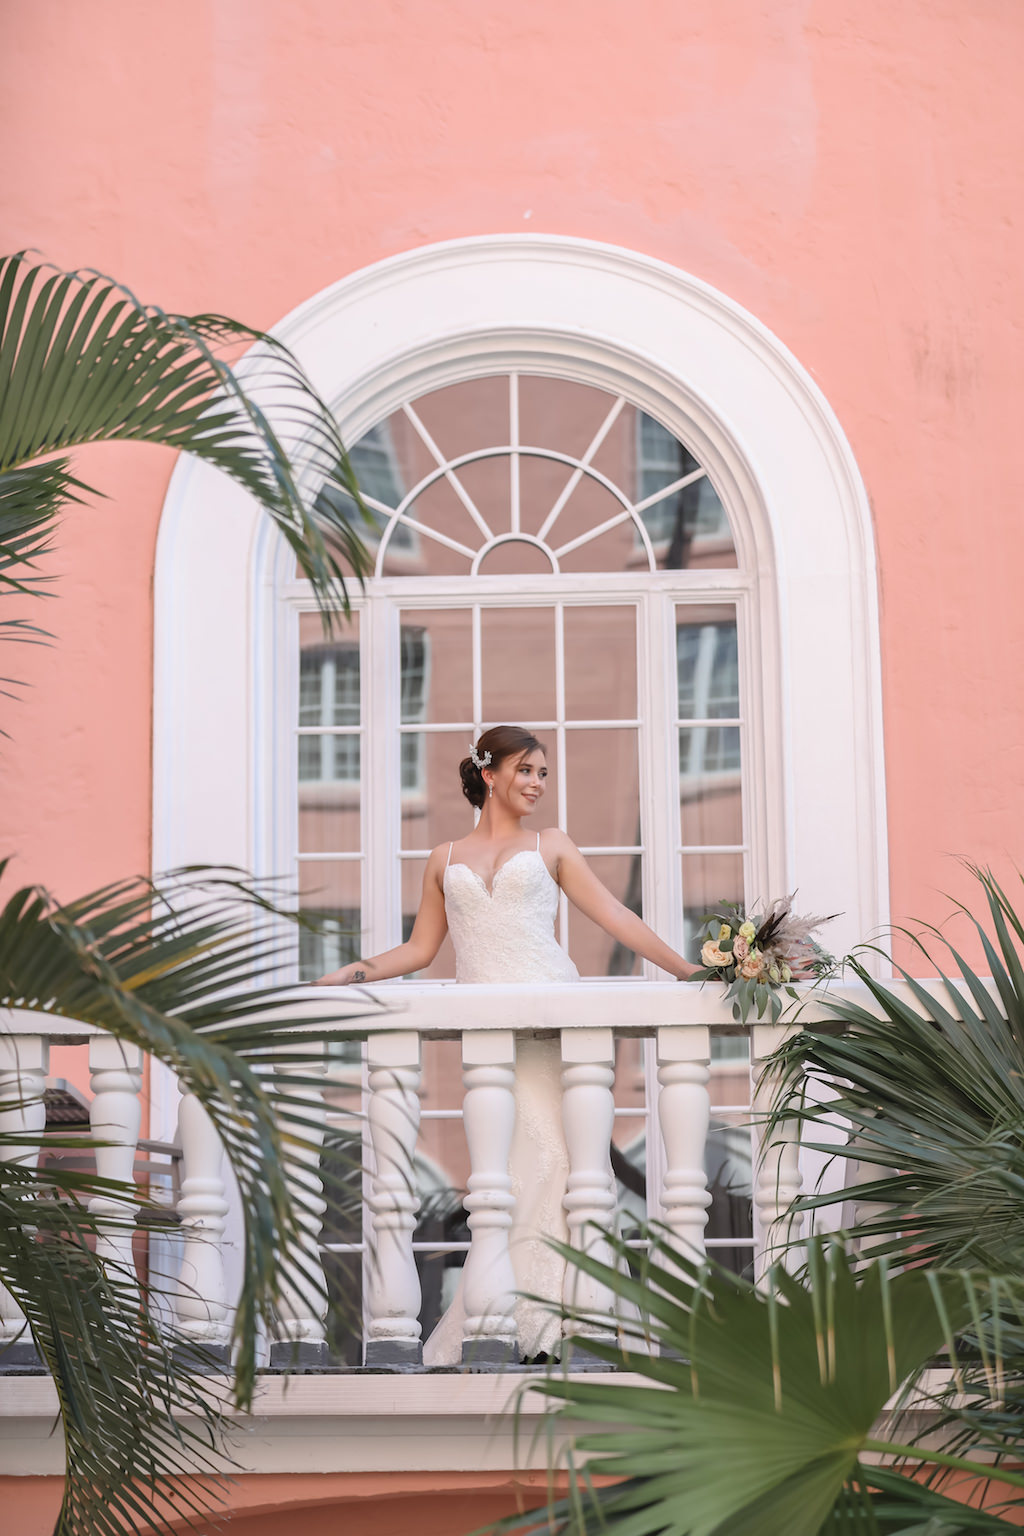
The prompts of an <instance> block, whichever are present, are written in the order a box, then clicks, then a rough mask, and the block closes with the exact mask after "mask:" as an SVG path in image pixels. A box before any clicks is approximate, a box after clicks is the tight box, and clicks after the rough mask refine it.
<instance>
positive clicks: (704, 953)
mask: <svg viewBox="0 0 1024 1536" xmlns="http://www.w3.org/2000/svg"><path fill="white" fill-rule="evenodd" d="M700 958H701V959H702V960H703V962H704V964H705V965H706V966H707V967H708V969H709V970H710V969H713V968H715V967H717V966H720V965H732V955H730V954H728V953H727V952H726V950H724V949H719V947H718V945H717V944H716V943H715V941H714V940H713V939H708V941H707V943H706V944H705V945H704V946H703V948H702V949H701V952H700Z"/></svg>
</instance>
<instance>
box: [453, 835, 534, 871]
mask: <svg viewBox="0 0 1024 1536" xmlns="http://www.w3.org/2000/svg"><path fill="white" fill-rule="evenodd" d="M454 847H455V844H454V842H451V843H449V844H448V857H447V858H446V859H445V861H444V867H445V869H447V868H448V865H449V864H450V863H451V861H452V849H453V848H454ZM537 847H538V848H539V847H540V833H539V832H538V834H537Z"/></svg>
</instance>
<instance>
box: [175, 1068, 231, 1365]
mask: <svg viewBox="0 0 1024 1536" xmlns="http://www.w3.org/2000/svg"><path fill="white" fill-rule="evenodd" d="M178 1139H179V1142H180V1144H181V1174H182V1178H181V1193H180V1194H179V1197H178V1216H179V1218H180V1221H181V1235H182V1240H183V1241H182V1259H181V1271H180V1273H179V1275H178V1284H177V1287H176V1289H175V1302H174V1313H175V1319H176V1321H177V1325H178V1330H179V1332H181V1333H182V1334H184V1335H185V1337H186V1338H187V1339H191V1340H193V1341H194V1342H195V1343H196V1344H197V1345H199V1346H201V1347H202V1348H203V1350H204V1351H207V1352H208V1353H212V1354H213V1355H214V1356H216V1357H218V1358H220V1359H222V1360H227V1358H228V1354H229V1341H230V1338H231V1318H230V1311H229V1308H228V1301H227V1285H226V1282H225V1276H224V1246H223V1245H224V1225H225V1220H224V1219H225V1217H226V1216H227V1212H228V1201H227V1192H226V1189H225V1184H224V1148H223V1146H222V1145H221V1140H220V1137H219V1136H218V1134H217V1131H216V1129H215V1127H214V1124H213V1121H212V1120H211V1119H210V1117H209V1115H208V1114H207V1113H206V1110H205V1109H204V1108H203V1106H202V1104H201V1103H200V1102H199V1100H198V1099H197V1098H196V1097H195V1095H194V1094H191V1093H187V1094H185V1095H184V1096H183V1098H182V1100H181V1103H180V1104H179V1106H178Z"/></svg>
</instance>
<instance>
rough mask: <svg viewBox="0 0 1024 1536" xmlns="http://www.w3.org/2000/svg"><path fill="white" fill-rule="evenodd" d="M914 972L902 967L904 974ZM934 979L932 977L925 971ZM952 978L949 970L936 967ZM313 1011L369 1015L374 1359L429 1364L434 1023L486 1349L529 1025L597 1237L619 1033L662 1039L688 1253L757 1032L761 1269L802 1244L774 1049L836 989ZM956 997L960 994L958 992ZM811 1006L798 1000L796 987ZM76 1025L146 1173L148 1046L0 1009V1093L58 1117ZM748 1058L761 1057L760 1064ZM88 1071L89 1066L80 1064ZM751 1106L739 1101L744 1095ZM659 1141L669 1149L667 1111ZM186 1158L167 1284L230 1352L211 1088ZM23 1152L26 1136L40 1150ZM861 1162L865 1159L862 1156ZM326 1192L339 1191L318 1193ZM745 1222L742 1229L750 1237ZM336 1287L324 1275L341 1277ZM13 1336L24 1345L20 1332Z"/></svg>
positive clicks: (442, 995)
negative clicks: (719, 1079) (723, 1051)
mask: <svg viewBox="0 0 1024 1536" xmlns="http://www.w3.org/2000/svg"><path fill="white" fill-rule="evenodd" d="M891 985H892V986H893V989H894V990H896V991H904V990H905V984H904V983H892V984H891ZM924 985H925V986H926V987H927V986H929V985H930V984H929V983H925V984H924ZM936 985H937V984H936ZM832 995H833V996H842V997H844V998H847V999H854V998H855V999H856V1001H858V1002H859V1003H861V1004H862V1005H863V1006H865V1007H871V1006H872V1003H871V999H870V996H869V994H868V993H867V991H866V989H865V988H863V987H862V986H860V985H858V984H855V985H844V986H842V987H836V988H834V989H833V991H832ZM302 996H303V1002H304V1006H305V1007H306V1008H307V1011H308V1021H309V1023H310V1024H315V1023H316V1022H318V1021H319V1020H321V1019H323V1018H324V1017H325V1016H327V1015H328V1014H331V1015H333V1016H334V1017H336V1016H337V1012H338V1009H339V1005H340V1006H341V1007H342V1008H345V1009H349V1010H351V1012H352V1013H353V1015H356V1014H358V1015H359V1017H358V1019H354V1026H355V1027H357V1028H358V1029H359V1031H360V1033H365V1034H366V1036H367V1043H366V1047H365V1052H364V1065H363V1068H362V1069H361V1072H360V1070H359V1069H355V1070H353V1068H352V1067H351V1066H349V1067H347V1068H345V1069H343V1071H342V1073H341V1079H342V1086H343V1087H344V1086H345V1085H347V1087H348V1091H349V1093H350V1095H351V1094H352V1093H353V1092H357V1093H358V1096H359V1100H360V1104H361V1110H362V1113H361V1123H362V1124H364V1125H365V1128H366V1142H367V1157H366V1164H367V1174H366V1180H365V1185H366V1189H367V1193H366V1197H365V1204H366V1242H365V1244H364V1243H353V1244H337V1243H335V1244H329V1245H328V1247H329V1248H331V1249H333V1250H334V1251H337V1250H338V1249H339V1248H340V1249H351V1250H361V1251H362V1253H363V1261H364V1262H363V1277H364V1289H363V1341H362V1343H363V1363H364V1364H366V1365H370V1366H379V1367H394V1366H402V1367H405V1368H406V1369H409V1368H413V1369H415V1368H416V1367H417V1365H418V1364H419V1363H420V1361H421V1358H422V1355H421V1350H422V1331H421V1320H420V1313H421V1284H420V1274H419V1270H418V1268H417V1262H416V1260H417V1252H416V1250H417V1248H418V1247H422V1246H425V1245H423V1244H417V1243H416V1242H415V1237H414V1234H415V1231H416V1227H417V1219H418V1217H417V1195H416V1179H415V1172H414V1162H415V1154H416V1145H417V1137H418V1133H419V1128H420V1087H421V1074H422V1061H423V1046H424V1042H426V1041H429V1040H438V1039H440V1040H452V1039H454V1040H459V1041H461V1062H462V1079H463V1086H464V1096H463V1101H462V1116H463V1120H464V1124H465V1133H466V1140H467V1145H468V1159H469V1161H468V1167H469V1171H470V1177H469V1179H468V1181H467V1185H468V1189H469V1191H470V1193H469V1194H468V1196H467V1197H466V1200H465V1205H466V1208H467V1210H468V1211H469V1220H468V1225H469V1232H470V1236H469V1242H468V1255H467V1259H466V1270H465V1276H464V1280H463V1284H464V1287H465V1299H466V1314H467V1317H469V1318H472V1319H473V1320H474V1329H473V1334H472V1337H471V1338H467V1339H466V1340H465V1353H464V1358H465V1359H466V1360H467V1361H468V1362H476V1363H479V1362H480V1361H481V1360H484V1361H486V1360H488V1359H490V1360H494V1359H500V1358H507V1357H508V1355H509V1353H510V1350H511V1349H512V1348H513V1347H514V1343H515V1341H514V1339H513V1338H512V1337H511V1336H510V1332H509V1317H510V1314H511V1296H510V1276H511V1268H510V1263H509V1253H508V1235H509V1229H510V1227H511V1225H512V1212H511V1209H510V1200H509V1196H508V1187H509V1184H508V1157H509V1146H510V1141H511V1126H512V1121H513V1115H514V1108H513V1090H514V1082H515V1061H516V1047H517V1042H519V1041H521V1040H522V1039H523V1037H526V1036H535V1035H538V1034H543V1035H548V1036H557V1037H558V1038H559V1039H560V1048H561V1060H562V1112H563V1133H564V1139H565V1145H566V1150H567V1154H568V1163H569V1189H570V1191H571V1194H570V1195H569V1196H568V1197H567V1199H566V1202H565V1203H566V1208H567V1219H568V1225H569V1233H570V1241H571V1243H572V1244H573V1245H574V1246H576V1247H584V1246H589V1245H591V1244H592V1243H593V1242H594V1241H595V1240H596V1234H597V1232H598V1230H599V1229H600V1228H602V1227H605V1226H607V1225H608V1223H609V1216H610V1215H611V1214H613V1213H614V1206H615V1201H616V1184H615V1180H614V1177H613V1175H612V1172H611V1169H610V1166H609V1163H608V1147H609V1145H610V1144H611V1142H612V1138H613V1126H614V1116H615V1105H614V1101H613V1091H612V1089H613V1081H614V1068H615V1046H616V1040H617V1039H621V1038H623V1037H640V1038H643V1039H649V1040H650V1041H652V1042H653V1045H652V1052H653V1057H654V1064H653V1065H654V1076H655V1077H656V1088H655V1092H654V1095H653V1100H652V1102H651V1103H650V1104H649V1106H648V1109H649V1114H650V1119H649V1136H648V1147H649V1156H648V1160H647V1168H648V1207H649V1210H650V1211H651V1212H652V1213H654V1214H656V1215H657V1216H658V1218H659V1220H660V1221H661V1223H662V1224H663V1227H664V1229H665V1231H666V1233H667V1234H668V1237H669V1239H670V1241H671V1242H672V1244H674V1245H675V1246H676V1247H677V1248H678V1250H679V1252H680V1253H682V1254H687V1255H694V1254H700V1253H702V1252H703V1251H704V1249H705V1227H706V1222H707V1219H708V1207H709V1205H710V1203H711V1196H710V1193H709V1187H708V1177H707V1173H706V1166H707V1160H706V1142H707V1138H708V1130H709V1123H710V1114H711V1099H710V1096H709V1080H710V1078H711V1076H712V1071H713V1062H714V1059H715V1055H716V1053H715V1052H713V1048H712V1040H713V1037H714V1036H716V1035H723V1036H726V1035H728V1036H735V1035H737V1034H745V1035H747V1036H748V1037H749V1058H748V1059H749V1073H750V1113H749V1115H745V1114H744V1116H743V1120H744V1122H745V1128H746V1130H747V1131H748V1132H749V1135H750V1137H751V1168H752V1185H751V1191H750V1192H751V1196H752V1217H753V1220H752V1237H750V1238H748V1239H747V1243H748V1245H749V1247H750V1248H751V1249H752V1265H753V1272H754V1274H755V1276H759V1275H760V1274H762V1273H763V1272H764V1270H765V1268H766V1267H767V1266H768V1265H769V1264H770V1263H772V1262H773V1261H774V1260H775V1259H776V1258H777V1257H779V1256H780V1255H782V1254H783V1253H784V1252H785V1249H786V1246H787V1244H788V1243H789V1242H790V1241H791V1240H792V1239H793V1238H794V1237H797V1236H799V1235H800V1217H799V1216H795V1215H794V1214H793V1212H792V1210H791V1207H792V1204H793V1202H794V1200H795V1199H796V1198H797V1196H798V1195H799V1194H800V1192H801V1189H802V1187H804V1182H805V1176H806V1170H805V1168H804V1167H803V1166H802V1157H801V1152H800V1148H799V1146H798V1137H797V1134H796V1127H795V1126H794V1125H789V1126H786V1125H782V1126H778V1127H776V1130H775V1131H774V1133H773V1135H772V1138H771V1143H770V1145H768V1146H765V1145H762V1125H763V1117H764V1112H765V1110H766V1108H767V1105H768V1103H769V1102H770V1099H771V1096H772V1092H773V1083H772V1081H771V1079H770V1078H766V1077H765V1075H764V1073H763V1070H762V1069H763V1064H764V1062H765V1061H766V1059H767V1058H768V1057H770V1056H771V1055H772V1054H773V1052H774V1051H775V1050H776V1049H777V1048H778V1046H779V1045H780V1044H781V1043H782V1041H783V1040H784V1039H785V1037H786V1035H787V1034H788V1033H790V1032H791V1031H793V1030H796V1029H799V1028H800V1027H801V1026H802V1024H803V1023H804V1022H808V1021H812V1020H820V1019H821V1018H823V1017H825V1016H827V1013H828V994H826V993H816V994H814V995H813V996H812V997H807V998H804V999H803V1000H802V1004H803V1006H802V1008H801V1010H800V1014H799V1018H795V1017H794V1018H793V1019H791V1020H790V1021H788V1022H787V1020H786V1019H785V1018H784V1019H783V1021H781V1022H780V1023H779V1024H776V1025H772V1024H764V1023H756V1022H755V1023H750V1024H748V1025H747V1026H745V1027H742V1028H741V1027H740V1026H738V1025H736V1024H735V1023H734V1021H733V1019H732V1017H731V1014H730V1012H729V1009H728V1008H727V1007H726V1006H725V1005H724V1004H723V1001H722V997H721V989H720V988H718V987H714V986H705V987H702V988H698V987H693V986H686V985H679V984H665V983H648V982H640V981H600V982H589V981H582V982H579V983H574V984H571V985H560V986H541V985H528V986H512V987H485V986H454V985H450V984H419V983H412V982H400V983H390V984H386V985H382V986H379V987H377V988H374V989H373V997H374V999H375V1000H376V1002H375V1009H374V1011H373V1012H372V1013H371V1015H370V1016H369V1017H368V1016H367V1015H366V1007H367V1001H366V996H365V994H359V993H357V992H354V991H353V990H351V989H345V990H344V991H341V990H339V991H337V992H330V993H328V992H326V991H312V990H308V991H304V992H303V994H302ZM944 1002H945V1003H946V1005H947V1006H948V1005H949V999H948V996H945V995H944ZM794 1010H795V1005H794ZM53 1043H60V1044H65V1045H66V1044H78V1045H81V1047H82V1049H83V1051H87V1053H88V1072H89V1075H90V1078H91V1088H92V1097H91V1100H90V1102H89V1121H90V1129H91V1134H92V1136H93V1137H94V1138H95V1140H96V1141H97V1143H102V1145H97V1146H96V1148H95V1152H94V1155H95V1159H96V1165H97V1168H98V1171H99V1172H100V1173H101V1174H103V1175H105V1176H108V1177H111V1178H115V1179H121V1180H130V1179H131V1178H132V1175H133V1169H134V1168H135V1167H136V1160H137V1153H138V1148H139V1133H140V1126H141V1123H142V1104H141V1097H140V1094H141V1089H142V1082H143V1060H142V1057H141V1054H140V1053H139V1052H138V1051H137V1050H135V1049H134V1048H133V1047H130V1046H125V1045H122V1044H121V1043H120V1042H118V1041H117V1040H114V1039H113V1038H111V1037H109V1036H107V1035H104V1034H102V1033H99V1032H97V1031H94V1030H92V1029H91V1028H89V1027H88V1026H85V1025H79V1024H75V1023H74V1022H69V1021H67V1020H63V1019H59V1020H58V1019H54V1020H52V1021H50V1020H45V1019H44V1018H43V1017H42V1016H41V1015H39V1014H32V1013H23V1012H13V1013H8V1014H6V1015H0V1102H6V1103H8V1104H10V1103H12V1101H14V1100H16V1099H17V1100H20V1101H21V1107H20V1108H19V1109H12V1110H9V1111H7V1112H6V1114H5V1115H4V1119H5V1120H6V1121H7V1122H8V1124H10V1125H12V1126H13V1125H15V1124H16V1125H17V1127H18V1128H19V1129H25V1130H30V1131H33V1132H39V1133H42V1131H43V1127H44V1124H45V1115H46V1108H45V1093H46V1082H47V1073H48V1053H49V1048H50V1045H51V1044H53ZM310 1070H311V1071H313V1072H315V1073H317V1074H319V1075H320V1076H321V1077H322V1081H323V1085H324V1091H323V1094H322V1095H321V1103H320V1113H319V1114H318V1116H317V1117H316V1118H317V1119H318V1121H319V1131H318V1130H317V1129H315V1128H314V1129H313V1130H312V1131H311V1132H309V1131H307V1135H309V1136H311V1142H312V1144H311V1147H310V1149H309V1151H308V1154H307V1159H306V1163H305V1166H304V1168H303V1169H301V1170H299V1172H298V1177H300V1178H302V1180H303V1185H304V1193H305V1195H306V1201H307V1205H308V1204H309V1195H310V1192H311V1191H312V1193H313V1196H314V1201H313V1204H314V1206H315V1205H316V1197H318V1196H319V1194H320V1193H321V1184H320V1163H319V1157H318V1153H317V1151H316V1146H315V1143H316V1141H317V1138H318V1135H320V1134H322V1132H323V1131H324V1130H325V1129H326V1127H327V1125H328V1122H329V1118H330V1115H331V1113H332V1105H336V1104H337V1102H338V1073H337V1072H336V1070H335V1067H334V1065H333V1064H332V1060H331V1058H330V1057H326V1058H325V1057H323V1056H322V1055H318V1056H317V1057H313V1056H311V1061H310ZM744 1070H745V1069H744ZM82 1078H84V1073H83V1074H82ZM732 1108H733V1109H735V1108H736V1106H732ZM655 1126H656V1127H657V1141H658V1147H657V1152H656V1154H655V1153H654V1152H653V1151H652V1150H651V1146H650V1144H651V1139H652V1137H653V1136H654V1127H655ZM174 1154H175V1156H176V1157H177V1159H178V1170H177V1171H178V1177H177V1178H176V1179H175V1180H174V1181H173V1186H172V1181H171V1180H170V1179H169V1178H168V1179H167V1181H166V1183H167V1188H168V1192H169V1193H168V1199H169V1200H171V1199H173V1205H174V1209H175V1211H176V1223H175V1232H174V1235H173V1236H172V1237H171V1238H170V1239H164V1241H165V1242H166V1243H167V1244H168V1246H169V1247H175V1246H176V1248H177V1261H176V1267H177V1279H176V1282H175V1283H174V1285H173V1287H172V1291H171V1294H170V1295H169V1297H168V1305H169V1307H170V1308H171V1309H172V1310H173V1312H174V1314H175V1316H176V1321H177V1324H178V1326H179V1328H180V1329H181V1330H182V1331H183V1332H184V1333H185V1334H186V1335H187V1336H188V1337H190V1338H191V1339H193V1340H195V1341H196V1342H197V1343H201V1344H202V1345H204V1346H206V1347H207V1348H212V1349H213V1350H214V1351H217V1350H220V1351H222V1352H223V1353H224V1354H225V1356H226V1350H227V1346H228V1340H229V1338H230V1333H231V1314H232V1304H233V1303H232V1297H231V1294H230V1287H229V1267H227V1266H226V1263H225V1259H226V1235H225V1234H226V1232H227V1230H228V1225H229V1216H230V1207H231V1196H230V1193H229V1182H228V1179H227V1177H226V1168H225V1160H224V1156H223V1152H222V1149H221V1146H220V1144H219V1140H218V1138H217V1136H216V1134H215V1132H214V1130H213V1128H212V1126H211V1123H210V1121H209V1119H208V1117H207V1116H206V1113H205V1111H204V1110H203V1109H202V1107H201V1105H200V1104H199V1103H198V1102H197V1101H196V1100H195V1099H193V1098H190V1097H185V1098H183V1099H182V1100H181V1103H180V1108H179V1120H178V1138H177V1144H176V1147H175V1149H174ZM22 1155H23V1154H22ZM847 1176H848V1177H849V1176H850V1175H849V1168H848V1170H847ZM325 1204H326V1202H321V1204H320V1209H321V1210H322V1209H323V1208H324V1205H325ZM93 1205H94V1207H95V1209H96V1211H97V1213H98V1214H99V1215H100V1216H101V1217H102V1216H104V1215H109V1216H110V1217H111V1218H118V1221H117V1223H116V1224H115V1225H112V1227H111V1229H110V1231H109V1232H108V1233H106V1234H105V1235H104V1236H102V1237H101V1240H100V1246H101V1251H103V1252H104V1253H106V1255H107V1256H108V1257H109V1258H110V1259H112V1260H114V1261H116V1262H118V1263H121V1264H125V1263H128V1262H130V1260H131V1234H130V1232H128V1231H126V1230H125V1228H124V1220H123V1218H124V1215H125V1212H126V1207H125V1206H124V1205H123V1204H121V1203H120V1202H118V1201H116V1200H110V1199H97V1200H95V1201H94V1202H93ZM321 1241H322V1233H321V1231H320V1229H319V1220H318V1218H317V1216H316V1214H315V1210H314V1211H313V1212H312V1213H311V1215H310V1219H309V1222H308V1225H307V1228H306V1232H305V1246H306V1252H305V1254H304V1258H305V1260H306V1261H307V1263H308V1262H310V1261H312V1262H313V1263H314V1264H318V1263H319V1262H320V1259H321V1254H322V1249H321ZM737 1241H739V1242H740V1243H742V1239H739V1240H737V1239H735V1238H732V1239H729V1243H730V1245H731V1246H736V1243H737ZM587 1285H588V1287H589V1289H588V1290H587V1291H586V1294H585V1296H582V1297H581V1292H580V1291H579V1289H578V1287H577V1289H576V1292H575V1302H576V1305H577V1306H580V1305H581V1303H582V1305H583V1306H584V1307H585V1310H586V1312H587V1314H588V1316H589V1317H590V1319H591V1321H590V1322H589V1323H585V1324H583V1325H580V1324H578V1323H577V1324H576V1325H575V1326H574V1328H573V1332H574V1333H575V1335H576V1340H575V1342H576V1344H577V1346H583V1347H585V1345H586V1342H587V1338H588V1337H595V1338H601V1337H610V1336H612V1333H613V1323H612V1321H611V1317H612V1307H611V1299H610V1297H609V1296H608V1294H607V1293H606V1292H604V1291H603V1290H602V1288H601V1287H599V1286H597V1285H596V1283H594V1282H590V1281H588V1282H587ZM308 1298H309V1291H308V1287H304V1288H301V1289H300V1288H298V1287H287V1286H286V1289H285V1293H284V1296H283V1299H282V1307H281V1315H280V1319H279V1323H278V1329H277V1337H276V1338H275V1339H274V1340H273V1341H272V1342H271V1345H270V1352H269V1363H270V1364H271V1365H278V1366H282V1367H285V1368H287V1367H288V1366H289V1365H291V1364H293V1363H297V1364H299V1365H302V1366H304V1367H306V1368H308V1367H310V1366H314V1367H315V1366H317V1365H319V1364H326V1363H327V1362H328V1358H329V1352H328V1348H327V1343H326V1340H327V1303H326V1299H325V1300H324V1303H323V1305H322V1306H311V1305H310V1303H309V1299H308ZM325 1298H326V1289H325ZM12 1345H13V1346H14V1348H13V1349H12V1348H11V1346H12ZM27 1347H28V1346H26V1344H25V1343H24V1317H23V1315H22V1314H21V1312H20V1311H19V1309H18V1307H17V1304H16V1303H15V1302H14V1300H13V1298H12V1297H11V1296H9V1295H8V1294H7V1292H5V1291H3V1290H2V1289H0V1351H4V1350H6V1351H7V1353H6V1354H5V1355H4V1356H3V1357H2V1358H3V1359H4V1362H5V1363H6V1364H7V1365H11V1364H16V1363H17V1361H18V1358H19V1353H18V1352H19V1350H24V1349H26V1348H27Z"/></svg>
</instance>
